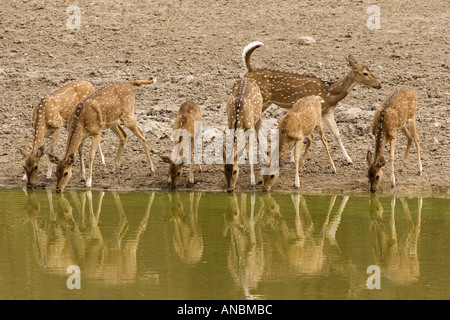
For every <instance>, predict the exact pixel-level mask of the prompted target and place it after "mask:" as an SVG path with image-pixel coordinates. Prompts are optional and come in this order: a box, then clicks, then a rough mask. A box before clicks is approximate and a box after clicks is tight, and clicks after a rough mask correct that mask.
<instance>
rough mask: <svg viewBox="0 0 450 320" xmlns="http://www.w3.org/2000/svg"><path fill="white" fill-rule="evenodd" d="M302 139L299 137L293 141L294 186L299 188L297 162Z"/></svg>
mask: <svg viewBox="0 0 450 320" xmlns="http://www.w3.org/2000/svg"><path fill="white" fill-rule="evenodd" d="M303 140H304V139H300V140H297V141H296V142H295V146H294V161H295V184H294V186H295V188H296V189H300V177H299V172H298V171H299V162H300V153H301V151H302V147H303Z"/></svg>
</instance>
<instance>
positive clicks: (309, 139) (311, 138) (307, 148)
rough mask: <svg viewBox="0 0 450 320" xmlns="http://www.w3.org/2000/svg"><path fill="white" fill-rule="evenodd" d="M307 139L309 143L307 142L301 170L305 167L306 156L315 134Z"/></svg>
mask: <svg viewBox="0 0 450 320" xmlns="http://www.w3.org/2000/svg"><path fill="white" fill-rule="evenodd" d="M307 139H308V141H307V142H306V147H305V152H304V153H303V157H302V161H301V162H300V169H301V168H303V166H304V165H305V162H306V155H307V153H308V150H309V147H311V143H312V140H313V134H312V133H311V134H310V135H309V136H308V138H307Z"/></svg>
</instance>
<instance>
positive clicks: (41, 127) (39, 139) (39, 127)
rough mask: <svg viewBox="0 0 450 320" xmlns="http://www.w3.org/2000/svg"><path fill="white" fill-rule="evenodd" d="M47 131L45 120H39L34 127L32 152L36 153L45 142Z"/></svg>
mask: <svg viewBox="0 0 450 320" xmlns="http://www.w3.org/2000/svg"><path fill="white" fill-rule="evenodd" d="M46 133H47V130H46V125H45V121H44V120H42V119H41V120H40V121H39V120H38V121H37V122H36V124H35V126H34V128H33V145H32V146H31V154H35V153H36V152H37V150H38V149H39V148H40V147H41V146H42V145H43V144H44V137H45V134H46Z"/></svg>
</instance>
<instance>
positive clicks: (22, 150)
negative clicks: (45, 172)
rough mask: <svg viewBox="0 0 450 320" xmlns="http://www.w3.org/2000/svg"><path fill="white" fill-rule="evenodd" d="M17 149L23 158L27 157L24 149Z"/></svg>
mask: <svg viewBox="0 0 450 320" xmlns="http://www.w3.org/2000/svg"><path fill="white" fill-rule="evenodd" d="M19 151H20V154H22V155H23V157H24V158H26V157H27V155H28V153H27V152H26V151H25V150H24V149H22V148H19Z"/></svg>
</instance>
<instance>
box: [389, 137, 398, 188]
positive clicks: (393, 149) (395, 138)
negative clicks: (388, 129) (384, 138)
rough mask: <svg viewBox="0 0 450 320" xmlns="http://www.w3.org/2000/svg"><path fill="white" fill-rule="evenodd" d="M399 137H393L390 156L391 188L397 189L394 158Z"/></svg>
mask: <svg viewBox="0 0 450 320" xmlns="http://www.w3.org/2000/svg"><path fill="white" fill-rule="evenodd" d="M396 140H397V137H395V136H394V137H392V139H391V141H390V144H391V150H390V154H389V161H390V162H391V187H392V188H395V169H394V156H395V142H396Z"/></svg>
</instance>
